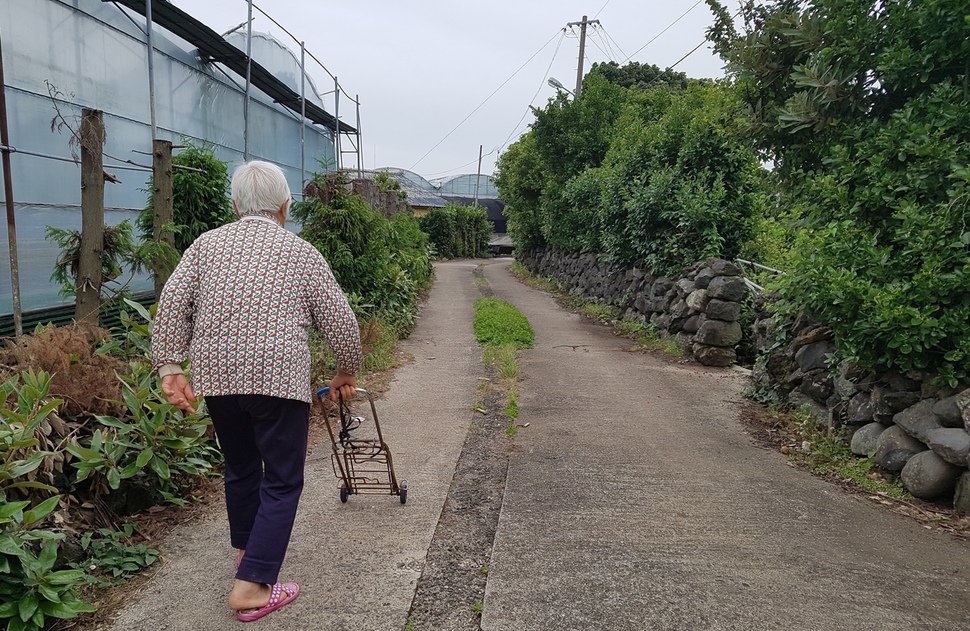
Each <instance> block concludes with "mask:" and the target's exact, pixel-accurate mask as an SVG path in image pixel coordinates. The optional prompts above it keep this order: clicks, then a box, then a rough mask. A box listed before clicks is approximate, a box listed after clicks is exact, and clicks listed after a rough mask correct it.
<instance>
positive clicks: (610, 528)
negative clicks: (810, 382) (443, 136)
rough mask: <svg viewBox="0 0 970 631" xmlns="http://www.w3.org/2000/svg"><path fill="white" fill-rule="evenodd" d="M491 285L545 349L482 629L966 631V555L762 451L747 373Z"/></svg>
mask: <svg viewBox="0 0 970 631" xmlns="http://www.w3.org/2000/svg"><path fill="white" fill-rule="evenodd" d="M485 276H486V278H487V279H488V281H489V284H490V286H491V288H492V290H493V291H494V292H495V295H496V296H497V297H501V298H505V299H506V300H508V301H509V302H511V303H512V304H514V305H516V306H517V307H518V308H519V310H520V311H521V312H522V313H523V314H525V316H526V317H527V318H528V319H529V321H530V322H531V323H532V326H533V328H534V329H535V332H536V344H535V349H534V350H531V351H527V352H525V353H523V355H522V357H523V362H522V363H523V366H522V369H523V373H524V378H523V380H522V384H521V395H520V398H519V408H520V414H521V421H520V422H529V427H527V428H523V429H520V430H519V434H518V436H517V437H516V439H515V444H516V450H515V452H514V453H513V454H512V459H511V462H510V466H509V479H508V484H507V488H506V493H505V500H504V504H503V508H502V515H501V519H500V521H499V527H498V534H497V537H496V542H495V548H494V551H493V556H492V567H491V568H490V572H489V580H488V588H487V591H486V596H485V610H484V616H483V620H482V629H485V630H487V631H508V630H512V629H515V630H517V631H528V630H535V631H540V630H541V631H545V630H549V629H556V630H557V631H566V630H577V631H579V630H584V631H588V630H591V629H604V630H607V629H608V630H617V631H618V630H640V629H650V630H661V629H664V630H668V629H669V630H671V631H673V630H683V631H688V630H691V631H693V630H697V631H701V630H710V631H713V630H728V629H731V630H737V631H752V630H755V629H765V630H767V629H779V630H780V629H784V630H800V631H809V630H818V631H835V630H842V629H852V630H854V631H861V630H863V629H871V630H873V631H876V630H878V631H890V630H898V631H904V630H905V631H912V630H915V629H921V630H923V629H927V630H928V629H939V630H941V631H943V630H955V629H970V583H968V580H967V579H968V576H970V568H968V561H970V555H968V552H970V548H968V546H967V545H966V544H965V543H963V542H960V541H956V540H954V539H953V538H951V537H949V536H946V535H943V534H938V533H933V532H928V531H927V530H925V529H924V528H922V527H921V526H919V525H918V524H915V523H914V522H912V521H910V520H907V519H905V518H903V517H900V516H897V515H894V514H890V513H887V512H883V511H880V510H878V509H877V508H876V507H874V506H873V505H872V504H871V503H868V502H867V501H866V500H862V499H859V498H856V497H852V496H849V495H845V494H843V493H841V492H840V491H839V490H838V489H836V488H834V487H833V486H831V485H830V484H827V483H825V482H823V481H821V480H818V479H816V478H813V477H811V476H810V475H808V474H806V473H805V472H803V471H800V470H796V469H793V468H791V467H789V466H787V465H786V461H785V459H784V457H783V456H781V455H780V454H772V453H769V452H766V451H765V450H762V449H759V448H757V447H755V446H754V445H752V443H751V441H750V440H749V439H748V438H747V437H746V436H745V434H744V432H743V429H742V427H741V425H740V424H739V422H738V420H737V418H738V413H737V406H738V402H739V395H738V393H739V392H740V391H741V390H742V388H743V387H744V386H745V385H746V384H745V382H744V380H743V379H742V378H741V377H739V376H738V373H736V372H732V371H730V370H722V369H715V370H709V369H705V368H703V367H701V366H698V365H696V364H688V363H683V364H678V363H676V362H671V361H670V360H669V359H656V358H654V357H651V356H649V355H645V354H639V353H630V352H628V348H629V343H628V342H626V341H624V340H622V339H619V338H616V337H614V336H612V335H611V334H610V332H609V331H608V330H607V329H606V328H605V327H602V326H598V325H594V324H590V323H588V322H586V321H584V320H582V319H581V318H580V317H579V316H576V315H573V314H570V313H566V312H564V311H562V310H561V309H560V308H559V307H558V306H557V305H556V304H555V303H554V301H553V299H552V298H551V297H550V296H548V295H546V294H542V293H539V292H536V291H534V290H532V289H529V288H527V287H525V286H524V285H522V284H520V283H518V282H516V281H515V280H514V279H512V278H510V276H509V275H508V273H507V271H506V266H505V265H504V264H501V263H498V262H496V263H494V264H492V265H488V266H487V267H486V268H485Z"/></svg>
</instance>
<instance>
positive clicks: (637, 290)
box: [516, 249, 747, 366]
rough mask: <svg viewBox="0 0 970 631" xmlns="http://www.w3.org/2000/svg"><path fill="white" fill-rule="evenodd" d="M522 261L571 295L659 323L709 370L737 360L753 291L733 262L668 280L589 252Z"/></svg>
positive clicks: (712, 262) (711, 263)
mask: <svg viewBox="0 0 970 631" xmlns="http://www.w3.org/2000/svg"><path fill="white" fill-rule="evenodd" d="M516 258H517V259H518V261H519V262H520V263H522V265H524V266H525V267H526V269H528V270H529V272H530V273H532V274H534V275H536V276H551V277H553V278H555V279H556V280H558V281H559V282H561V283H562V284H563V285H565V286H566V287H567V288H568V290H569V291H570V292H571V293H575V294H581V295H584V296H588V297H591V298H596V299H599V300H602V301H603V302H604V303H606V304H608V305H612V306H615V307H617V308H618V309H620V311H621V312H622V313H623V316H624V317H626V318H631V317H632V318H636V319H639V320H640V321H642V322H651V323H653V324H654V325H656V326H657V327H658V328H659V329H660V330H661V331H663V332H664V333H667V334H669V335H671V336H674V337H676V338H677V339H678V341H680V343H681V344H682V345H683V346H684V347H685V348H686V349H687V350H688V351H689V352H690V353H692V355H693V357H694V358H695V359H696V360H697V361H698V362H700V363H702V364H704V365H707V366H728V365H730V364H732V363H733V362H734V361H735V360H736V359H737V355H736V354H735V350H734V347H735V345H736V344H737V343H738V342H739V341H740V340H741V325H740V324H739V323H738V317H739V315H740V313H741V304H740V303H741V300H743V299H744V297H745V294H746V292H747V288H746V287H745V284H744V281H743V280H742V279H741V269H740V268H739V267H738V266H737V265H736V264H734V263H732V262H730V261H725V260H721V259H709V260H707V261H704V262H702V263H697V264H696V265H692V266H691V267H688V268H686V269H685V270H683V271H682V272H681V273H680V274H678V275H677V276H676V277H674V278H666V277H662V276H653V275H651V274H649V273H648V272H645V271H644V270H641V269H636V268H632V269H625V268H620V267H617V266H614V265H610V264H608V263H605V262H602V261H601V260H600V257H599V256H598V255H596V254H589V253H574V252H562V251H558V250H553V249H542V250H530V251H524V252H516Z"/></svg>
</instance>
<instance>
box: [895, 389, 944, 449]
mask: <svg viewBox="0 0 970 631" xmlns="http://www.w3.org/2000/svg"><path fill="white" fill-rule="evenodd" d="M934 403H936V401H934V400H933V399H926V400H924V401H920V402H919V403H917V404H916V405H912V406H910V407H908V408H906V409H905V410H903V411H902V412H900V413H898V414H896V415H895V416H893V423H895V424H896V425H899V426H900V427H902V428H903V429H904V430H906V433H907V434H909V435H910V436H912V437H913V438H916V439H917V440H919V441H920V442H922V443H925V442H927V440H928V434H929V431H930V430H932V429H937V428H940V427H943V426H942V425H940V421H938V420H937V418H936V414H933V404H934Z"/></svg>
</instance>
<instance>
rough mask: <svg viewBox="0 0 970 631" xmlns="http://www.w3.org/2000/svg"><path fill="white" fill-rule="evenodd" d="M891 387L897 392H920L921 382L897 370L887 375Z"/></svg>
mask: <svg viewBox="0 0 970 631" xmlns="http://www.w3.org/2000/svg"><path fill="white" fill-rule="evenodd" d="M886 381H887V383H888V384H889V387H890V388H892V389H893V390H896V391H897V392H919V391H920V382H919V381H918V380H916V379H913V378H911V377H909V376H907V375H904V374H902V373H899V372H897V371H895V370H894V371H891V372H889V373H888V374H887V375H886Z"/></svg>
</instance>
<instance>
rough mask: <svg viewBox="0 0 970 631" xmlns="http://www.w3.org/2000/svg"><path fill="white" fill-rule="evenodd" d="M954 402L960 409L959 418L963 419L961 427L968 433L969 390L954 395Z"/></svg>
mask: <svg viewBox="0 0 970 631" xmlns="http://www.w3.org/2000/svg"><path fill="white" fill-rule="evenodd" d="M954 402H955V403H956V404H957V407H958V408H959V409H960V416H962V417H963V426H964V427H965V428H966V430H967V431H968V432H970V389H967V390H964V391H963V392H961V393H960V394H958V395H956V399H955V401H954Z"/></svg>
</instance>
